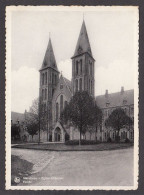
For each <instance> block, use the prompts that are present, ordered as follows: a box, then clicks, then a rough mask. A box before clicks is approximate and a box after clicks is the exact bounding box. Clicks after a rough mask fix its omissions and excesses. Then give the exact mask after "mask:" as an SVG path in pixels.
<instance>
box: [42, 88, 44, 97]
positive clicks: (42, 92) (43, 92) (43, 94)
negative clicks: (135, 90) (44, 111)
mask: <svg viewBox="0 0 144 195" xmlns="http://www.w3.org/2000/svg"><path fill="white" fill-rule="evenodd" d="M42 100H44V89H42Z"/></svg>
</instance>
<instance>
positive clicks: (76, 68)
mask: <svg viewBox="0 0 144 195" xmlns="http://www.w3.org/2000/svg"><path fill="white" fill-rule="evenodd" d="M76 75H78V61H76Z"/></svg>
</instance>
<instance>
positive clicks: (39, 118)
mask: <svg viewBox="0 0 144 195" xmlns="http://www.w3.org/2000/svg"><path fill="white" fill-rule="evenodd" d="M46 116H47V113H46V111H44V110H43V105H42V103H41V101H40V100H39V98H37V99H35V100H34V101H33V103H32V106H31V107H30V109H29V112H28V113H27V116H26V119H25V120H26V121H25V123H26V126H27V131H28V133H29V134H30V135H31V136H32V140H33V136H34V135H37V133H38V131H39V142H40V130H41V129H42V130H45V129H46V123H47V121H46Z"/></svg>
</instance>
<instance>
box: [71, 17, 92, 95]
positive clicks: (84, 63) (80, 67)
mask: <svg viewBox="0 0 144 195" xmlns="http://www.w3.org/2000/svg"><path fill="white" fill-rule="evenodd" d="M71 59H72V85H73V86H72V87H73V94H74V93H75V92H76V91H80V90H82V91H88V93H89V94H90V95H92V96H94V93H95V92H94V86H95V80H94V72H95V70H94V63H95V59H94V58H93V55H92V51H91V47H90V43H89V38H88V34H87V30H86V26H85V22H84V21H83V23H82V27H81V31H80V34H79V38H78V41H77V45H76V49H75V52H74V55H73V57H72V58H71Z"/></svg>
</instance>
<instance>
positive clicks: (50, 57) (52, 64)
mask: <svg viewBox="0 0 144 195" xmlns="http://www.w3.org/2000/svg"><path fill="white" fill-rule="evenodd" d="M39 72H40V88H39V96H40V104H41V105H42V112H45V113H47V117H48V121H49V125H51V121H52V97H53V94H54V91H55V88H56V86H57V83H58V82H59V71H58V68H57V64H56V60H55V56H54V52H53V47H52V43H51V39H49V43H48V47H47V50H46V53H45V56H44V60H43V63H42V67H41V69H40V70H39Z"/></svg>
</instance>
